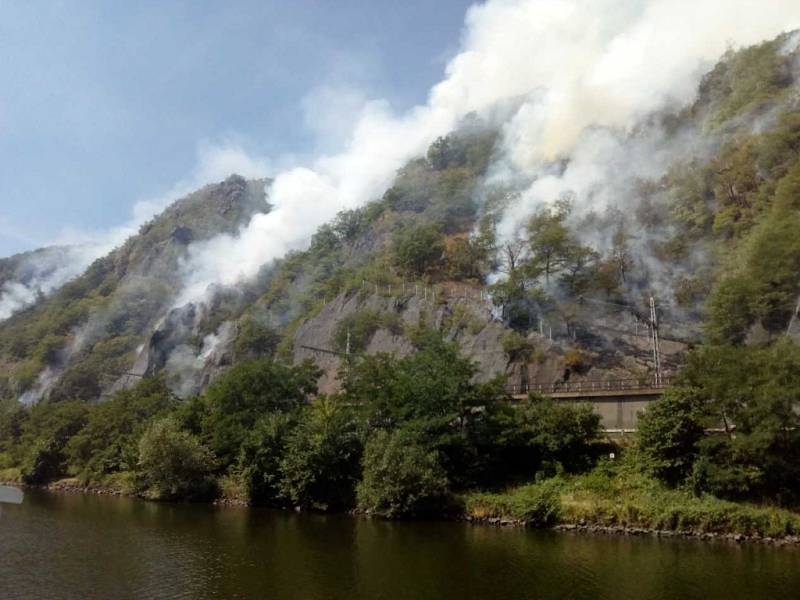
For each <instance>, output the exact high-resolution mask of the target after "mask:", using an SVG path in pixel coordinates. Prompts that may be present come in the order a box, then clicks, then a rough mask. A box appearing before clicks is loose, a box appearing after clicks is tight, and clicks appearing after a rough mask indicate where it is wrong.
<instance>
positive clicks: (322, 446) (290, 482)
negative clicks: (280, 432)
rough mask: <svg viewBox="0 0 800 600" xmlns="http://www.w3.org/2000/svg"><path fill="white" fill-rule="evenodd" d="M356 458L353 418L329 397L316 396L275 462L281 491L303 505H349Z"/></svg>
mask: <svg viewBox="0 0 800 600" xmlns="http://www.w3.org/2000/svg"><path fill="white" fill-rule="evenodd" d="M360 460H361V442H360V440H359V437H358V431H357V424H356V422H355V420H354V419H353V418H351V416H350V414H348V413H347V412H346V411H345V410H343V409H342V408H341V407H339V406H337V404H336V402H335V401H332V400H329V399H326V398H320V399H317V400H316V401H315V403H314V405H313V406H311V407H310V408H308V409H306V410H305V411H304V412H303V416H302V419H301V421H300V423H299V425H298V426H297V427H296V428H295V429H294V430H293V431H292V432H291V433H290V434H289V435H288V439H287V443H286V451H285V454H284V457H283V459H282V460H281V463H280V473H281V483H280V489H281V492H282V495H283V496H284V497H285V498H286V499H287V500H288V501H289V502H291V503H292V504H294V505H295V506H302V507H304V508H315V509H322V510H328V509H341V508H349V507H351V506H353V504H354V501H355V487H356V482H357V481H358V476H359V463H360Z"/></svg>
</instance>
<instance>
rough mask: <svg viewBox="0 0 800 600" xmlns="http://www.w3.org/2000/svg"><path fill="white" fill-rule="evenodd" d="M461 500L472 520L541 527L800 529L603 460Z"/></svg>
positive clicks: (764, 511) (775, 515)
mask: <svg viewBox="0 0 800 600" xmlns="http://www.w3.org/2000/svg"><path fill="white" fill-rule="evenodd" d="M623 462H625V461H623ZM627 462H630V461H627ZM461 501H462V503H463V505H464V512H465V514H466V515H467V516H470V517H472V518H474V519H479V520H483V519H491V518H499V519H509V520H515V521H523V522H526V523H530V524H532V525H540V526H541V525H555V524H558V523H570V524H582V525H587V526H592V525H597V526H601V527H626V528H645V529H653V530H666V531H677V532H683V533H717V534H741V535H758V536H761V537H774V538H780V537H783V536H787V535H797V534H798V533H800V513H796V512H791V511H788V510H785V509H780V508H775V507H771V506H758V505H754V504H745V503H736V502H729V501H725V500H720V499H717V498H715V497H713V496H710V495H702V496H695V495H694V494H692V493H691V491H687V490H682V489H670V488H668V487H666V486H665V485H663V484H661V483H659V482H658V481H656V480H655V479H652V478H650V477H648V476H646V475H644V474H642V473H641V472H639V470H638V467H636V466H632V465H630V464H621V465H614V464H609V463H601V465H600V466H598V468H596V469H595V470H593V471H592V472H590V473H586V474H583V475H574V476H558V477H555V478H553V479H549V480H546V481H542V482H539V483H533V484H529V485H524V486H520V487H515V488H510V489H508V490H507V491H504V492H501V493H495V494H486V493H470V494H465V495H464V496H462V498H461Z"/></svg>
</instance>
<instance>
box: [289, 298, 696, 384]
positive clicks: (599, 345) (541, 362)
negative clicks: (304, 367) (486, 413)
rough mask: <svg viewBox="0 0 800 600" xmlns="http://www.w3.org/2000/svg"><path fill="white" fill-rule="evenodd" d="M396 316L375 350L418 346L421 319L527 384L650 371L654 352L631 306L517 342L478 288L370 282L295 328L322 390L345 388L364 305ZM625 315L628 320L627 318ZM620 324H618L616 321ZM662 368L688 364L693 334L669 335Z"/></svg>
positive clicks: (372, 339)
mask: <svg viewBox="0 0 800 600" xmlns="http://www.w3.org/2000/svg"><path fill="white" fill-rule="evenodd" d="M367 312H368V313H371V314H382V315H391V316H396V317H397V319H398V321H399V326H394V327H392V328H391V329H389V328H386V327H379V328H377V329H376V331H375V332H374V333H373V334H372V335H370V336H369V340H368V342H367V344H366V347H365V349H364V351H365V352H366V353H367V354H377V353H389V354H394V355H396V356H405V355H407V354H409V353H411V352H412V351H413V344H412V342H411V340H410V339H409V335H408V332H409V331H411V330H413V328H415V327H417V326H418V325H420V324H424V325H425V326H427V327H430V328H434V329H437V330H439V331H441V332H442V334H443V335H444V336H445V337H446V338H447V339H448V340H451V341H457V342H458V344H459V346H460V347H461V350H462V352H463V354H464V355H465V356H467V357H469V358H470V359H471V360H473V361H474V362H475V364H476V366H477V370H478V373H477V378H478V380H481V381H486V380H489V379H491V378H493V377H496V376H499V375H502V376H505V377H506V378H507V381H508V385H509V386H511V387H516V388H520V387H522V388H526V387H527V386H530V385H534V384H545V385H550V384H555V383H559V382H564V381H594V380H610V379H629V378H645V379H647V378H650V377H652V372H653V354H652V343H651V338H650V332H649V330H648V329H647V327H646V325H644V324H638V325H637V323H636V321H635V320H634V319H633V318H632V317H631V316H630V315H626V314H625V313H622V314H619V313H617V314H603V313H602V311H600V312H598V311H596V310H595V311H590V310H586V311H583V313H582V314H580V315H578V318H577V319H576V321H577V322H578V323H579V324H578V325H577V327H576V328H575V331H574V332H573V333H568V332H567V331H566V329H563V328H557V329H556V330H555V331H553V330H552V326H551V325H543V326H542V333H539V332H534V333H530V334H528V335H527V337H525V338H524V342H525V348H524V350H523V351H519V350H514V349H513V348H510V347H509V346H510V344H509V339H510V338H511V337H512V336H514V335H515V333H514V332H513V331H512V330H511V329H510V328H508V327H507V326H506V325H505V324H504V323H503V321H502V320H500V319H499V318H497V316H496V314H495V313H494V310H493V308H492V304H491V301H490V300H489V298H488V297H487V296H485V295H483V294H482V293H481V290H479V289H477V288H470V287H467V286H451V287H450V288H439V292H438V293H437V294H436V295H435V296H434V294H433V293H432V292H431V293H428V294H427V295H426V294H425V293H423V291H421V290H420V289H418V290H417V291H416V292H414V291H413V290H409V291H408V292H407V293H405V294H403V293H401V292H399V291H398V292H397V293H396V295H392V294H391V292H381V291H380V290H379V291H378V292H377V293H376V292H375V291H374V290H370V289H369V287H367V288H366V289H365V291H362V292H359V293H356V294H350V295H348V294H342V295H340V296H338V297H337V298H336V299H334V300H333V301H332V302H330V303H328V304H326V305H325V306H324V307H323V308H322V310H320V311H319V312H318V313H317V314H316V315H315V316H313V317H311V318H310V319H308V320H306V321H305V322H303V323H302V324H301V325H300V326H299V327H298V329H297V331H296V334H295V336H294V344H293V351H294V360H295V362H300V361H303V360H307V359H311V360H313V361H314V362H315V364H316V365H317V366H318V367H319V368H320V369H321V370H322V372H323V374H322V376H321V378H320V381H319V385H320V390H321V391H323V392H334V391H336V390H338V389H339V381H338V379H337V374H338V371H339V369H340V368H341V367H342V363H343V358H342V356H341V349H337V348H336V341H335V339H336V335H337V328H339V327H340V326H342V324H346V323H347V322H348V320H349V319H352V317H353V316H354V315H357V314H359V313H367ZM620 320H622V323H620V322H619V321H620ZM612 326H613V327H612ZM660 349H661V353H662V358H661V360H662V369H663V371H664V373H665V374H666V375H669V374H671V373H673V372H674V371H675V370H676V369H677V367H678V366H679V365H680V363H681V360H682V357H683V354H684V353H685V352H686V351H687V349H688V343H687V342H685V341H679V340H672V339H662V340H661V341H660Z"/></svg>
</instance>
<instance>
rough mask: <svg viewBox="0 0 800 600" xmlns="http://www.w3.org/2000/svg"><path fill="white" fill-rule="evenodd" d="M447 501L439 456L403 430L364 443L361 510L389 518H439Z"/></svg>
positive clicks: (360, 494) (377, 434)
mask: <svg viewBox="0 0 800 600" xmlns="http://www.w3.org/2000/svg"><path fill="white" fill-rule="evenodd" d="M447 498H448V481H447V475H446V473H445V470H444V467H443V466H442V464H441V460H440V457H439V454H438V452H436V451H435V450H433V449H431V448H430V447H429V446H427V445H426V443H425V441H424V439H422V438H421V437H420V436H419V434H417V433H415V432H413V431H411V430H406V429H398V430H396V431H394V432H392V433H389V432H387V431H382V430H378V431H376V432H375V433H374V434H373V435H372V436H371V437H370V439H369V441H368V442H367V445H366V448H365V451H364V460H363V479H362V480H361V483H360V484H359V485H358V506H359V508H361V510H365V511H368V512H370V513H372V514H376V515H381V516H384V517H388V518H396V517H406V516H424V515H428V514H439V513H440V512H441V510H442V509H443V508H444V506H445V505H446V502H447Z"/></svg>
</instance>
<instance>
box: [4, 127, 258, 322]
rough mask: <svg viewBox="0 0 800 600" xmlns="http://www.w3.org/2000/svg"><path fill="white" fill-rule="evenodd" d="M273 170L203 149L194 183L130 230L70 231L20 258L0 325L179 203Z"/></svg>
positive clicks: (150, 201)
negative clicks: (213, 186)
mask: <svg viewBox="0 0 800 600" xmlns="http://www.w3.org/2000/svg"><path fill="white" fill-rule="evenodd" d="M271 170H272V169H271V164H270V163H269V162H268V161H266V160H265V159H264V158H261V157H253V156H250V155H248V154H247V153H246V152H245V151H244V150H243V149H242V148H241V147H240V146H239V145H238V144H237V143H235V142H234V141H226V142H223V143H221V144H212V143H209V142H204V143H201V144H200V145H199V146H198V149H197V164H196V166H195V167H194V169H193V170H192V173H191V174H190V175H189V177H187V178H185V179H184V180H182V181H179V182H178V183H176V184H175V185H174V186H172V188H170V189H169V190H167V191H166V192H164V193H162V194H159V195H158V196H155V197H152V198H147V199H144V200H140V201H139V202H137V203H136V204H135V205H134V207H133V211H132V215H131V218H130V220H129V221H128V223H126V224H125V225H122V226H119V227H115V228H112V229H109V230H106V231H77V230H72V229H69V230H65V231H63V232H62V233H61V234H60V235H59V236H58V238H57V239H55V240H54V241H53V244H54V246H53V247H52V248H46V249H44V250H40V251H37V252H32V253H29V254H27V255H22V256H21V257H19V260H18V262H17V265H16V267H15V269H14V273H13V274H12V276H11V277H10V278H9V279H8V280H7V281H5V282H2V283H0V321H3V320H5V319H7V318H9V317H10V316H11V315H13V314H14V313H16V312H18V311H20V310H22V309H24V308H26V307H27V306H30V305H32V304H33V303H34V302H36V301H37V300H38V299H39V298H41V297H42V296H47V295H49V294H50V293H52V292H53V291H55V290H57V289H58V288H60V287H61V286H62V285H64V284H65V283H66V282H67V281H69V280H71V279H73V278H74V277H77V276H79V275H81V274H82V273H83V272H84V271H85V270H86V269H87V267H89V265H90V264H92V262H94V261H95V260H96V259H98V258H100V257H101V256H105V255H106V254H108V253H109V252H111V251H112V250H113V249H114V248H116V247H118V246H119V245H120V244H122V243H123V242H124V241H125V240H126V239H128V238H129V237H131V236H132V235H135V234H136V232H137V231H138V230H139V227H140V226H141V225H142V224H143V223H145V222H146V221H148V220H149V219H151V218H152V217H153V216H154V215H156V214H158V213H160V212H161V211H162V210H164V208H166V207H167V206H168V205H169V204H171V203H172V202H174V201H175V199H176V198H180V197H182V196H185V195H187V194H188V193H190V192H192V191H194V190H196V189H198V188H200V187H202V186H204V185H206V184H208V183H212V182H217V181H221V180H223V179H225V178H226V177H228V176H229V175H230V174H231V173H238V174H240V175H242V176H244V177H249V178H261V177H265V176H266V174H267V173H269V172H270V171H271Z"/></svg>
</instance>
